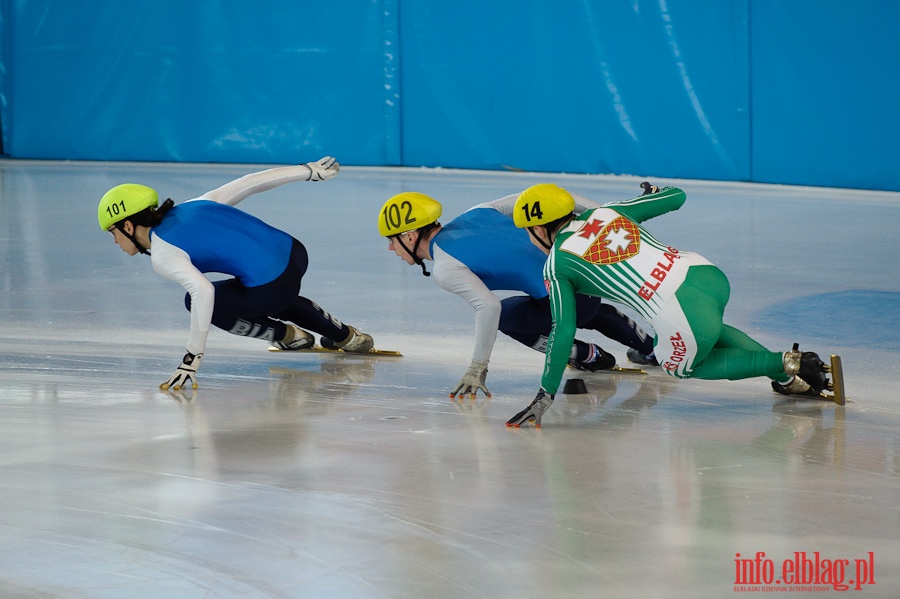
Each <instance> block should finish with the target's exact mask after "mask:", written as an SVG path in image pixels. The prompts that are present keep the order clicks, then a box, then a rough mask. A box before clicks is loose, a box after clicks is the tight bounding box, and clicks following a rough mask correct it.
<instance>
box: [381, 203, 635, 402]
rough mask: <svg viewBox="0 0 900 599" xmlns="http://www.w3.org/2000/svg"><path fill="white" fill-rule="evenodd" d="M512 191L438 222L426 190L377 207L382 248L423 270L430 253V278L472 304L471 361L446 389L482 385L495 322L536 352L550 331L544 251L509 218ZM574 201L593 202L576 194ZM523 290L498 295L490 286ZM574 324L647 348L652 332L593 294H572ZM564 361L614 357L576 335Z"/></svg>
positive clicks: (601, 361) (589, 362)
mask: <svg viewBox="0 0 900 599" xmlns="http://www.w3.org/2000/svg"><path fill="white" fill-rule="evenodd" d="M516 198H517V195H511V196H507V197H505V198H501V199H499V200H495V201H493V202H487V203H484V204H479V205H477V206H475V207H473V208H471V209H469V210H468V211H466V212H464V213H463V214H462V215H460V216H458V217H457V218H455V219H454V220H452V221H450V222H449V223H448V224H447V225H441V224H440V223H439V222H437V220H438V218H439V217H440V216H441V213H442V210H443V209H442V207H441V204H440V203H439V202H437V201H436V200H434V199H432V198H431V197H429V196H427V195H425V194H422V193H417V192H404V193H401V194H398V195H396V196H394V197H392V198H390V199H389V200H388V201H387V202H385V204H384V205H383V206H382V208H381V212H380V213H379V217H378V229H379V232H380V233H381V235H382V236H384V237H387V238H388V240H389V242H388V249H389V250H391V251H393V252H394V253H395V254H397V255H398V256H399V257H400V258H402V259H403V260H405V261H406V262H407V263H409V264H411V265H412V264H418V265H419V266H421V267H422V272H423V273H425V274H426V275H427V274H428V273H427V271H426V270H425V265H424V260H433V261H434V269H433V273H434V278H435V281H436V282H437V283H438V285H440V286H441V287H442V288H444V289H446V290H447V291H450V292H451V293H454V294H456V295H458V296H460V297H461V298H463V299H465V300H466V301H467V302H469V304H471V306H472V308H473V309H474V310H475V347H474V350H473V355H472V362H471V364H470V366H469V369H468V370H467V371H466V373H465V375H464V376H463V378H462V380H461V381H460V383H459V385H457V387H456V388H455V389H454V391H453V392H452V393H451V394H450V397H456V395H457V394H459V395H460V397H465V396H466V395H467V394H470V395H471V397H472V398H474V397H475V395H476V393H477V392H478V390H479V389H480V390H481V391H482V392H483V393H484V394H485V395H487V396H490V393H489V392H488V389H487V387H486V386H485V378H486V376H487V367H488V362H489V361H490V357H491V351H492V349H493V346H494V341H495V340H496V337H497V330H498V328H499V330H500V331H502V332H503V333H505V334H507V335H509V336H510V337H512V338H513V339H516V340H517V341H519V342H521V343H523V344H525V345H527V346H529V347H532V348H534V349H536V350H538V351H540V352H542V353H543V352H544V350H545V349H546V342H547V336H548V335H549V334H550V329H551V326H552V320H551V317H550V300H549V297H548V295H547V290H546V288H545V287H544V281H543V278H542V276H541V271H542V269H543V265H544V262H545V261H546V256H545V255H544V254H543V253H542V252H540V251H538V250H537V249H536V248H535V247H534V246H532V245H531V243H529V241H528V236H527V235H526V234H525V233H524V232H523V231H520V230H518V229H517V228H516V226H515V225H514V223H513V220H512V218H511V216H512V209H513V206H514V204H515V201H516ZM577 202H578V205H577V206H576V209H578V210H585V209H587V208H589V207H597V206H599V204H596V203H594V202H591V201H590V200H588V199H586V198H581V197H579V198H577ZM500 289H503V290H508V291H521V292H522V293H525V294H527V295H515V296H512V297H508V298H505V299H503V300H502V301H501V300H500V299H499V298H498V297H497V296H496V295H495V294H494V293H493V290H500ZM575 301H576V303H577V305H578V307H577V310H576V312H577V322H576V324H577V326H578V328H583V329H593V330H597V331H599V332H600V333H602V334H603V335H606V336H607V337H609V338H611V339H615V340H616V341H619V342H620V343H622V344H624V345H627V346H629V347H630V348H633V351H636V352H639V353H640V354H649V353H651V352H652V351H653V342H652V338H651V337H650V336H648V335H647V334H646V333H645V332H644V331H643V330H641V328H640V327H639V326H637V325H636V324H635V323H634V321H632V320H631V319H629V318H628V317H627V316H625V315H624V314H622V313H621V312H619V311H618V310H616V309H615V308H613V307H612V306H610V305H608V304H601V300H600V299H599V298H594V297H588V296H583V295H579V296H577V297H576V298H575ZM569 347H570V351H569V354H568V363H569V364H570V365H572V366H573V367H575V368H579V369H581V370H591V371H594V370H603V369H609V368H612V367H614V366H615V364H616V359H615V357H613V356H612V355H610V354H608V353H607V352H605V351H603V350H602V349H601V348H600V347H599V346H598V345H596V344H593V343H585V342H583V341H580V340H577V339H576V340H574V345H573V344H572V343H570V344H569Z"/></svg>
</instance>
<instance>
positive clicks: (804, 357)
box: [784, 343, 828, 395]
mask: <svg viewBox="0 0 900 599" xmlns="http://www.w3.org/2000/svg"><path fill="white" fill-rule="evenodd" d="M784 372H785V374H792V375H797V376H798V377H800V378H801V379H803V380H804V381H805V382H806V383H807V384H808V385H809V387H810V389H811V390H812V391H813V393H814V395H818V394H819V393H821V392H822V391H823V390H824V389H827V388H828V377H826V376H825V374H826V373H827V372H828V370H827V369H826V368H825V363H824V362H822V360H820V359H819V355H818V354H816V353H815V352H811V351H805V352H801V351H800V344H799V343H795V344H794V348H793V349H792V350H791V351H788V352H784Z"/></svg>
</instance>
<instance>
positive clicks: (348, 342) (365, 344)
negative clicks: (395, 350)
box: [322, 324, 375, 354]
mask: <svg viewBox="0 0 900 599" xmlns="http://www.w3.org/2000/svg"><path fill="white" fill-rule="evenodd" d="M347 328H348V329H350V334H349V335H348V336H347V338H346V339H344V340H343V341H341V342H337V341H335V340H334V339H330V338H328V337H322V347H327V348H328V349H334V348H338V349H342V350H344V351H345V352H352V353H359V354H364V353H366V352H367V351H369V350H370V349H372V348H373V347H375V342H374V341H373V340H372V336H371V335H366V334H365V333H360V332H359V331H357V330H356V329H354V328H353V327H351V326H350V325H349V324H348V325H347Z"/></svg>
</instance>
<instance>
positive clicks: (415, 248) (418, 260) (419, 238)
mask: <svg viewBox="0 0 900 599" xmlns="http://www.w3.org/2000/svg"><path fill="white" fill-rule="evenodd" d="M420 241H422V236H421V235H417V236H416V243H415V245H413V248H412V250H410V249H409V248H408V247H406V244H405V243H403V241H402V240H401V239H400V235H397V242H398V243H399V244H400V247H402V248H403V250H404V251H405V252H406V253H407V254H409V255H410V256H412V259H413V260H414V261H415V263H416V264H418V265H419V266H421V267H422V274H423V275H425V276H426V277H430V276H431V273H430V272H428V271H427V270H425V262H424V261H423V260H422V259H421V258H419V256H417V255H416V252H417V251H419V242H420Z"/></svg>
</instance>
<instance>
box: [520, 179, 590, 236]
mask: <svg viewBox="0 0 900 599" xmlns="http://www.w3.org/2000/svg"><path fill="white" fill-rule="evenodd" d="M574 211H575V198H573V197H572V194H571V193H569V192H568V191H566V190H565V189H563V188H562V187H559V186H558V185H554V184H553V183H540V184H538V185H532V186H531V187H529V188H528V189H526V190H525V191H523V192H522V193H520V194H519V197H518V198H516V205H515V208H513V222H514V223H516V226H517V227H519V228H520V229H523V228H525V227H533V226H535V225H545V224H547V223H552V222H553V221H555V220H559V219H560V218H562V217H564V216H566V215H567V214H571V213H572V212H574Z"/></svg>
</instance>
